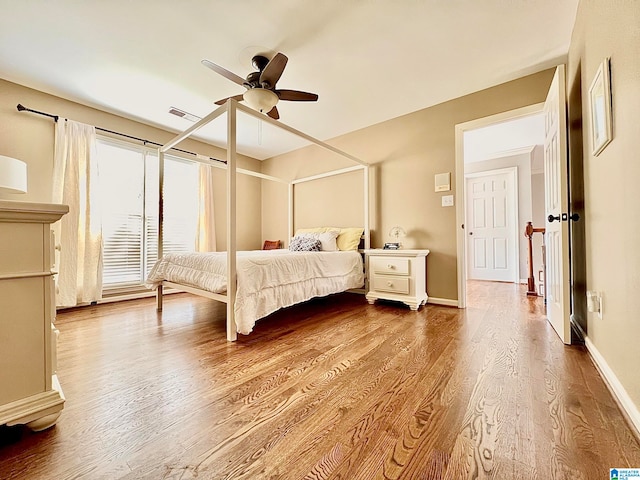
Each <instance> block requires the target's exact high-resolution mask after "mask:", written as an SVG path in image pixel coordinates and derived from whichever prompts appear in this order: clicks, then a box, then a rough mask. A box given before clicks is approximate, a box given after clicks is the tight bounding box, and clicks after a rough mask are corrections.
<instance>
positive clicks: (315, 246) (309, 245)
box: [289, 237, 322, 252]
mask: <svg viewBox="0 0 640 480" xmlns="http://www.w3.org/2000/svg"><path fill="white" fill-rule="evenodd" d="M289 250H291V251H292V252H319V251H321V250H322V243H320V240H318V239H317V238H311V237H293V238H292V239H291V241H290V242H289Z"/></svg>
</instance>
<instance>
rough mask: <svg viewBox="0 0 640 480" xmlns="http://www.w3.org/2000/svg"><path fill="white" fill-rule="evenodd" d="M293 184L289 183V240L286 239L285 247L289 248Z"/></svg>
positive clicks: (291, 234) (292, 212) (291, 230)
mask: <svg viewBox="0 0 640 480" xmlns="http://www.w3.org/2000/svg"><path fill="white" fill-rule="evenodd" d="M293 215H294V211H293V183H292V182H289V238H288V239H287V247H288V246H289V241H288V240H289V239H291V237H293Z"/></svg>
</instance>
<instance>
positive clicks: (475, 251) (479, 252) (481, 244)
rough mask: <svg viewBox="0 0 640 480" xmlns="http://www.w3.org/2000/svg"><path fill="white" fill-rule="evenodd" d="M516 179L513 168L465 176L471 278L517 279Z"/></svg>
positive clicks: (506, 280)
mask: <svg viewBox="0 0 640 480" xmlns="http://www.w3.org/2000/svg"><path fill="white" fill-rule="evenodd" d="M516 178H517V169H516V168H515V167H514V168H511V169H503V170H492V171H488V172H481V173H476V174H470V175H466V183H467V185H466V194H465V195H466V198H467V220H466V225H467V227H466V231H467V259H468V265H467V272H468V278H470V279H473V280H494V281H502V282H515V281H517V279H518V255H517V233H516V231H517V214H516V212H517V208H516V204H517V195H516V190H517V184H516Z"/></svg>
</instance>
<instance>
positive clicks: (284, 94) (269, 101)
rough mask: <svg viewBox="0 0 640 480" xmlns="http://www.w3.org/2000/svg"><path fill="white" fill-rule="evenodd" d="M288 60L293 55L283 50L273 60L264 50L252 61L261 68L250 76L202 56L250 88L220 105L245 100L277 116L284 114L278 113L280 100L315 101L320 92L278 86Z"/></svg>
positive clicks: (224, 75) (222, 72)
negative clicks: (243, 75)
mask: <svg viewBox="0 0 640 480" xmlns="http://www.w3.org/2000/svg"><path fill="white" fill-rule="evenodd" d="M287 60H289V59H288V58H287V57H286V55H284V54H282V53H276V54H275V55H274V56H273V58H272V59H271V60H269V59H268V58H267V57H266V56H264V55H261V54H258V55H255V56H254V57H253V58H252V59H251V63H252V64H253V66H254V67H255V68H256V69H257V71H256V72H251V73H250V74H249V75H247V78H246V79H244V78H242V77H240V76H238V75H236V74H235V73H232V72H230V71H229V70H227V69H226V68H223V67H221V66H220V65H216V64H215V63H213V62H211V61H209V60H206V59H205V60H202V64H203V65H204V66H205V67H208V68H210V69H211V70H213V71H214V72H216V73H219V74H220V75H222V76H223V77H225V78H228V79H229V80H231V81H232V82H234V83H237V84H238V85H242V86H243V87H244V88H246V89H247V91H246V92H244V93H243V94H241V95H234V96H232V97H227V98H223V99H222V100H218V101H217V102H216V105H222V104H223V103H225V102H226V101H227V100H228V99H229V98H233V99H234V100H238V101H242V100H244V101H245V102H247V104H248V105H249V106H250V107H251V108H253V109H254V110H258V111H259V112H263V113H266V114H267V115H269V116H270V117H271V118H273V119H276V120H277V119H279V118H280V114H279V113H278V109H277V107H276V104H277V103H278V101H280V100H288V101H292V102H315V101H316V100H318V95H316V94H315V93H308V92H301V91H299V90H280V89H276V83H277V82H278V80H279V79H280V77H281V76H282V72H283V71H284V67H285V66H286V65H287Z"/></svg>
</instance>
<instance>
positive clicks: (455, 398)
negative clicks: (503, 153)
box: [0, 282, 640, 480]
mask: <svg viewBox="0 0 640 480" xmlns="http://www.w3.org/2000/svg"><path fill="white" fill-rule="evenodd" d="M468 293H469V305H472V306H470V307H469V308H467V309H466V310H458V309H455V308H447V307H438V306H434V305H428V306H427V307H426V308H424V307H423V308H421V309H420V311H419V312H412V311H410V310H409V309H408V308H406V307H402V306H398V305H396V304H392V303H384V302H381V303H378V304H376V305H373V306H371V305H368V304H367V303H366V301H365V299H364V298H363V297H362V296H360V295H354V294H342V295H338V296H333V297H330V298H325V299H316V300H313V301H311V302H309V303H307V304H304V305H299V306H296V307H292V308H289V309H285V310H283V311H280V312H278V313H276V314H274V315H272V316H271V317H269V318H268V319H264V320H263V321H261V322H259V323H258V326H257V327H256V331H255V332H254V333H252V334H251V335H249V336H240V338H239V341H238V342H236V343H228V342H226V340H225V324H224V316H225V311H224V305H223V304H220V303H217V302H214V301H211V300H207V299H204V298H199V297H194V296H190V295H186V294H184V295H170V296H167V297H165V310H164V311H163V312H162V313H157V312H156V311H155V304H154V300H153V299H149V300H135V301H129V302H122V303H118V304H107V305H100V306H96V307H88V308H83V309H77V310H74V311H66V312H63V313H60V314H59V316H58V321H57V326H58V328H59V329H60V332H61V336H60V343H59V362H58V363H59V365H58V367H59V377H60V381H61V384H62V386H63V389H64V392H65V395H66V397H67V403H66V406H65V409H64V411H63V413H62V416H61V418H60V420H59V422H58V424H57V426H56V427H54V428H52V429H50V430H48V431H45V432H41V433H37V434H36V433H31V432H29V431H28V430H27V429H25V428H22V427H17V428H16V427H14V428H7V427H0V478H1V479H29V480H38V479H47V480H49V479H56V480H62V479H91V480H94V479H109V480H112V479H182V480H186V479H192V478H198V479H315V480H318V479H348V480H353V479H403V478H404V479H447V480H458V479H472V478H473V479H475V478H478V479H480V478H495V479H544V480H547V479H594V480H595V479H605V478H609V468H611V467H640V445H639V443H638V441H637V440H636V438H635V437H634V435H633V432H632V431H631V430H630V428H629V427H628V426H627V424H626V423H625V421H624V419H623V416H622V415H621V413H620V411H619V410H618V408H617V406H616V404H615V402H614V400H613V399H612V397H611V395H610V394H609V392H608V391H607V389H606V387H605V384H604V383H603V381H602V379H601V378H600V376H599V375H598V373H597V371H596V369H595V368H594V366H593V364H592V363H591V361H590V359H589V357H588V354H587V352H586V350H585V349H584V348H583V347H565V346H563V345H562V344H561V342H560V340H559V339H558V337H557V336H556V335H555V333H554V332H553V330H552V329H551V328H550V326H549V325H548V323H547V322H546V321H545V320H544V318H543V314H542V310H541V308H542V301H541V300H540V299H532V298H528V297H526V295H525V290H524V289H523V287H522V286H517V285H512V284H500V283H489V282H476V283H471V284H470V285H469V292H468Z"/></svg>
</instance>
